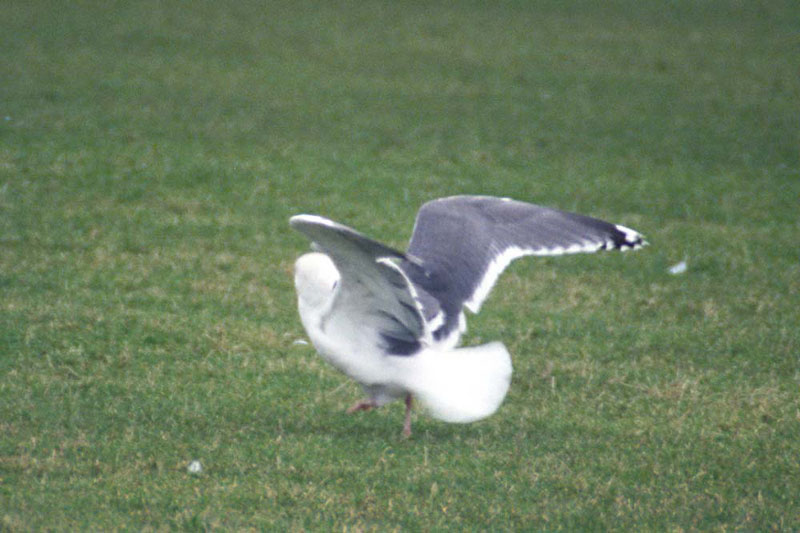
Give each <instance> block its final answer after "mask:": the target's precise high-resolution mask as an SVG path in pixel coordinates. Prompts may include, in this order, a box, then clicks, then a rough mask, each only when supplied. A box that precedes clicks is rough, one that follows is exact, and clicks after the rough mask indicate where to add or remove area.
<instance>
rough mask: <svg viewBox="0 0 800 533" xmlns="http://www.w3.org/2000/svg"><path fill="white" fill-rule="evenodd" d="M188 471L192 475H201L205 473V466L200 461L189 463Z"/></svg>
mask: <svg viewBox="0 0 800 533" xmlns="http://www.w3.org/2000/svg"><path fill="white" fill-rule="evenodd" d="M186 470H187V471H188V472H189V473H190V474H199V473H200V472H202V471H203V465H201V464H200V461H197V460H195V461H192V462H191V463H189V466H187V467H186Z"/></svg>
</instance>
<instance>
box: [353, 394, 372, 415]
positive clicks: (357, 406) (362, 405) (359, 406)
mask: <svg viewBox="0 0 800 533" xmlns="http://www.w3.org/2000/svg"><path fill="white" fill-rule="evenodd" d="M373 407H378V406H377V405H376V404H375V401H374V400H373V399H372V398H367V399H366V400H360V401H358V402H356V403H354V404H353V405H352V406H351V407H350V408H349V409H348V410H347V414H352V413H355V412H356V411H369V410H370V409H372V408H373Z"/></svg>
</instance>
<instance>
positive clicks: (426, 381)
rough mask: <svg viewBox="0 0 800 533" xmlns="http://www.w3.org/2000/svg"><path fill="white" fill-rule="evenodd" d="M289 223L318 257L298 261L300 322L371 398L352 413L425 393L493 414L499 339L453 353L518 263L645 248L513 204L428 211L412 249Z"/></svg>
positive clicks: (467, 201)
mask: <svg viewBox="0 0 800 533" xmlns="http://www.w3.org/2000/svg"><path fill="white" fill-rule="evenodd" d="M290 225H291V227H292V228H294V229H296V230H297V231H300V232H301V233H303V234H304V235H305V236H306V237H308V238H309V239H310V240H311V241H312V243H313V247H314V249H315V250H316V251H315V252H312V253H308V254H305V255H303V256H301V257H300V258H299V259H298V260H297V262H296V263H295V278H294V280H295V287H296V289H297V301H298V310H299V313H300V320H301V322H302V323H303V326H304V327H305V329H306V332H307V333H308V336H309V339H310V340H311V343H312V344H313V345H314V347H315V348H316V350H317V351H318V352H319V354H320V355H321V356H322V357H323V358H324V359H325V360H327V361H328V362H330V363H331V364H332V365H333V366H335V367H336V368H338V369H339V370H341V371H342V372H344V373H345V374H347V375H348V376H350V377H351V378H353V379H354V380H356V381H357V382H358V383H360V384H361V386H362V387H363V388H364V391H365V392H366V394H367V399H365V400H362V401H360V402H358V403H356V404H355V405H353V406H352V407H351V408H350V409H349V410H348V412H354V411H359V410H368V409H371V408H373V407H379V406H382V405H385V404H386V403H389V402H391V401H393V400H398V399H401V398H404V399H405V403H406V415H405V422H404V424H403V434H404V435H406V436H408V435H410V434H411V404H412V397H416V398H417V399H418V400H419V401H420V402H421V403H422V404H423V406H424V407H426V408H427V410H428V411H429V412H430V413H431V415H432V416H433V417H435V418H437V419H440V420H444V421H447V422H461V423H466V422H473V421H476V420H480V419H482V418H485V417H487V416H489V415H491V414H492V413H494V412H495V411H496V410H497V408H498V407H499V406H500V404H501V403H502V402H503V399H504V398H505V395H506V392H507V391H508V387H509V384H510V382H511V357H510V355H509V353H508V350H506V347H505V346H504V345H503V344H502V343H500V342H491V343H488V344H484V345H482V346H475V347H467V348H456V346H457V345H458V343H459V341H460V339H461V336H462V334H463V333H464V332H465V331H466V317H465V315H464V308H466V309H468V310H470V311H471V312H473V313H477V312H478V311H479V310H480V307H481V304H482V303H483V301H484V300H485V299H486V297H487V296H488V295H489V292H490V291H491V289H492V287H493V286H494V284H495V282H496V281H497V278H498V277H499V276H500V274H501V273H502V272H503V270H504V269H505V268H506V267H507V266H508V265H509V263H511V261H513V260H514V259H517V258H519V257H523V256H527V255H539V256H552V255H563V254H571V253H579V252H596V251H598V250H613V249H618V250H623V251H624V250H630V249H636V248H640V247H641V246H644V245H645V244H647V243H646V242H645V241H644V239H643V238H642V236H641V235H640V234H639V233H638V232H636V231H634V230H632V229H629V228H626V227H624V226H620V225H617V224H611V223H609V222H604V221H602V220H598V219H595V218H591V217H587V216H583V215H578V214H575V213H568V212H566V211H561V210H558V209H553V208H549V207H541V206H537V205H533V204H529V203H525V202H519V201H515V200H510V199H508V198H494V197H488V196H452V197H449V198H441V199H438V200H433V201H431V202H428V203H426V204H424V205H423V206H422V207H421V208H420V210H419V212H418V213H417V219H416V223H415V225H414V231H413V234H412V236H411V242H410V244H409V247H408V251H407V252H406V253H403V252H400V251H398V250H394V249H392V248H389V247H387V246H385V245H383V244H381V243H379V242H377V241H374V240H372V239H370V238H368V237H365V236H364V235H362V234H361V233H358V232H357V231H355V230H353V229H351V228H348V227H347V226H344V225H342V224H338V223H336V222H334V221H332V220H328V219H327V218H324V217H321V216H317V215H297V216H294V217H292V218H291V219H290Z"/></svg>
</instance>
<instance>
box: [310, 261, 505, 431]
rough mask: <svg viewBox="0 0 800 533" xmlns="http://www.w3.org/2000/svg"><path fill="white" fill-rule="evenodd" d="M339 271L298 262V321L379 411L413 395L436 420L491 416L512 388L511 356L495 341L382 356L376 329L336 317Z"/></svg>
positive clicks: (331, 266) (326, 265)
mask: <svg viewBox="0 0 800 533" xmlns="http://www.w3.org/2000/svg"><path fill="white" fill-rule="evenodd" d="M339 279H340V277H339V272H338V271H337V270H336V267H335V265H334V264H333V261H331V259H330V258H329V257H328V256H327V255H325V254H321V253H309V254H305V255H303V256H301V257H300V258H299V259H298V260H297V262H296V263H295V286H296V288H297V296H298V298H297V307H298V311H299V313H300V321H301V322H302V323H303V327H304V328H305V329H306V332H307V333H308V336H309V338H310V339H311V343H312V344H313V345H314V348H316V350H317V352H319V354H320V355H321V356H322V357H323V359H325V360H326V361H328V362H329V363H330V364H332V365H333V366H334V367H336V368H337V369H339V370H340V371H342V372H343V373H345V374H347V375H348V376H350V377H351V378H353V379H354V380H356V381H357V382H358V383H361V384H362V386H363V387H364V390H365V391H366V393H367V394H368V395H369V397H370V398H371V399H372V401H373V402H374V404H375V406H381V405H384V404H386V403H388V402H391V401H393V400H397V399H400V398H403V397H405V396H406V395H407V394H411V395H413V396H415V397H416V398H417V399H418V400H419V401H420V402H421V403H422V405H423V406H425V407H426V408H427V410H428V411H429V412H430V413H431V414H432V415H433V416H434V417H436V418H438V419H440V420H444V421H446V422H474V421H476V420H480V419H481V418H485V417H487V416H489V415H491V414H492V413H494V412H495V411H496V410H497V408H498V407H500V404H501V403H502V402H503V398H505V395H506V392H507V391H508V387H509V384H510V383H511V372H512V368H511V356H510V355H509V353H508V351H507V350H506V348H505V346H503V344H502V343H499V342H493V343H489V344H485V345H483V346H477V347H471V348H461V349H448V348H447V347H446V346H438V345H434V344H432V345H431V346H427V347H425V348H423V349H422V350H421V351H420V352H418V353H417V354H414V356H412V357H398V356H392V355H387V354H386V353H384V352H383V351H381V350H379V349H378V348H377V346H379V344H380V339H379V338H378V337H377V335H376V332H375V330H374V329H372V328H370V327H368V326H367V325H365V324H364V323H363V322H360V321H358V320H357V319H355V320H354V317H353V316H352V315H349V314H348V313H336V312H333V309H334V305H333V304H334V301H335V297H336V291H337V289H338V288H339Z"/></svg>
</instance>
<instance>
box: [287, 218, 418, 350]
mask: <svg viewBox="0 0 800 533" xmlns="http://www.w3.org/2000/svg"><path fill="white" fill-rule="evenodd" d="M289 224H290V225H291V227H292V228H294V229H296V230H297V231H299V232H301V233H302V234H304V235H305V236H306V237H308V238H309V239H310V240H311V241H312V242H313V243H314V244H315V245H316V247H317V248H318V249H320V251H322V252H323V253H325V254H327V255H328V256H329V257H330V258H331V259H332V260H333V262H334V264H335V265H336V268H337V270H338V271H339V274H340V276H341V279H340V282H339V283H340V286H339V287H338V288H337V293H336V299H335V300H334V303H333V305H334V308H335V309H337V310H338V311H339V312H344V313H347V315H348V316H349V317H351V318H352V320H354V321H359V322H360V323H361V324H363V325H366V326H368V327H370V328H372V329H374V330H375V331H377V332H378V333H379V334H380V336H381V338H382V340H383V342H384V343H385V346H384V348H385V349H386V351H387V352H388V353H391V354H393V355H409V354H412V353H414V352H416V351H417V350H418V349H419V348H420V342H421V339H422V338H423V337H424V335H425V332H426V329H425V321H424V318H423V315H422V310H421V306H420V304H419V303H418V302H417V300H416V298H415V294H414V289H413V287H412V286H411V284H410V281H409V279H408V277H407V276H406V275H405V273H404V272H403V271H402V270H401V269H400V268H399V267H398V266H397V263H398V262H400V261H406V256H405V254H403V253H402V252H399V251H397V250H394V249H392V248H390V247H388V246H385V245H383V244H381V243H379V242H377V241H374V240H372V239H370V238H368V237H365V236H364V235H362V234H361V233H359V232H357V231H355V230H353V229H351V228H349V227H347V226H344V225H342V224H338V223H336V222H333V221H332V220H328V219H326V218H324V217H320V216H316V215H297V216H294V217H292V218H291V219H290V220H289Z"/></svg>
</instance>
